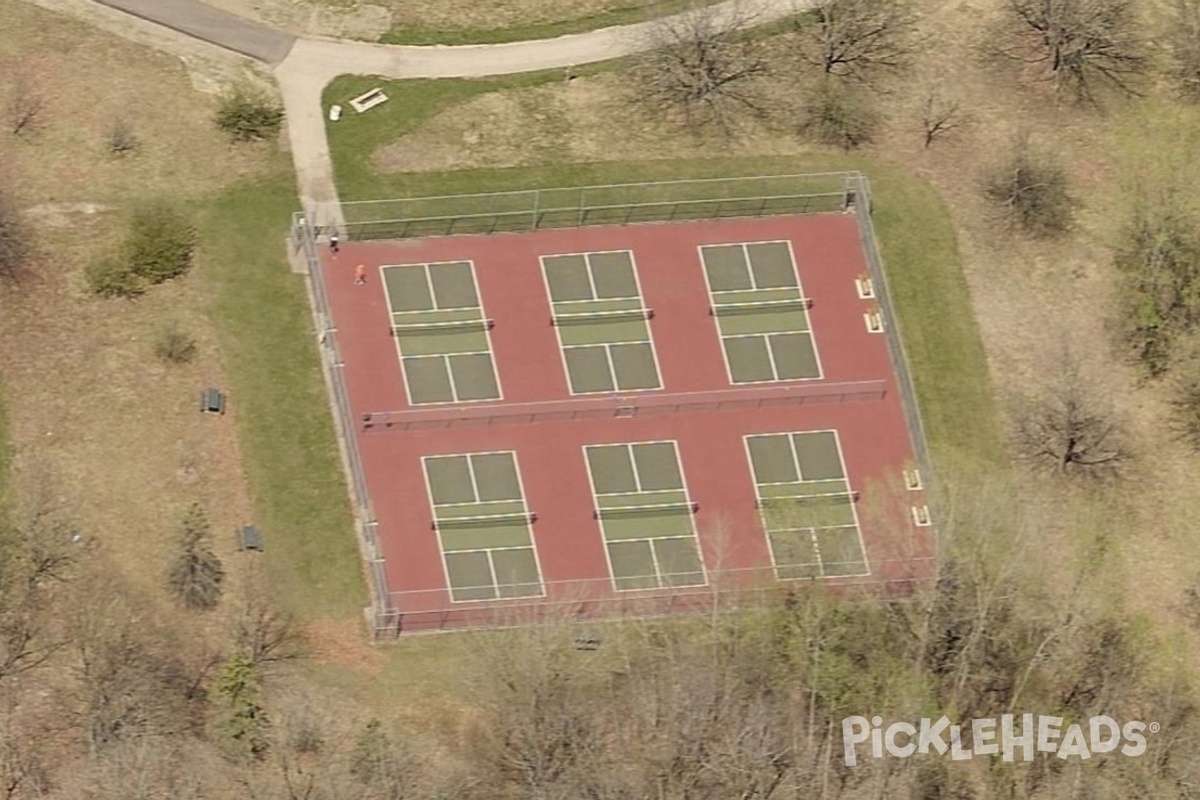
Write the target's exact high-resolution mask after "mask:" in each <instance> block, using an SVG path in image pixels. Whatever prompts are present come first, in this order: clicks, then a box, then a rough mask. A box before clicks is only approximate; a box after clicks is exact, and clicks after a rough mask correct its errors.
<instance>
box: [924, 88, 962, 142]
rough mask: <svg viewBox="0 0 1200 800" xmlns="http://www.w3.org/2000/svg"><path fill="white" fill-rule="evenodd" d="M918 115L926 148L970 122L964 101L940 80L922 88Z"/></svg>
mask: <svg viewBox="0 0 1200 800" xmlns="http://www.w3.org/2000/svg"><path fill="white" fill-rule="evenodd" d="M918 103H919V104H918V114H919V116H920V121H921V133H922V135H923V136H924V142H925V147H926V148H927V149H928V148H929V147H930V146H932V145H933V142H934V140H935V139H940V138H942V137H943V136H945V135H947V134H949V133H951V132H953V131H956V130H958V129H959V128H961V127H963V126H964V125H966V124H967V123H968V122H970V118H969V117H968V115H967V114H966V113H965V112H964V111H963V108H962V101H961V100H960V99H959V97H958V96H957V95H955V94H954V93H952V92H951V91H950V90H948V89H947V88H946V85H945V83H944V82H943V81H942V80H940V79H934V80H931V81H928V82H927V83H925V84H924V85H923V86H922V87H921V94H920V99H919V101H918Z"/></svg>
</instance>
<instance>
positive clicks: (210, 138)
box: [0, 3, 262, 596]
mask: <svg viewBox="0 0 1200 800" xmlns="http://www.w3.org/2000/svg"><path fill="white" fill-rule="evenodd" d="M4 17H5V24H4V25H3V26H0V62H3V63H12V62H15V61H17V60H21V61H25V62H26V63H30V62H32V63H36V64H38V65H39V80H40V81H41V82H42V86H43V88H44V90H45V91H46V92H48V93H49V96H50V97H51V98H52V100H53V105H52V107H51V108H49V109H48V110H47V112H46V114H45V117H44V119H43V121H42V125H41V126H40V127H39V129H38V130H37V131H35V132H34V133H33V134H31V135H29V136H27V137H25V136H23V137H21V138H20V139H14V138H13V137H9V139H8V140H7V141H3V142H0V146H2V147H3V149H4V152H5V153H6V170H7V173H8V174H9V175H11V176H12V179H13V183H14V186H15V187H16V188H17V190H18V193H19V196H20V198H21V200H22V201H23V202H24V204H25V205H26V206H27V207H28V211H27V218H28V220H29V222H30V224H31V226H32V227H33V229H34V230H35V245H36V249H37V252H38V255H37V257H36V259H35V260H34V262H33V263H31V264H30V265H29V268H28V269H27V270H26V273H27V274H26V275H25V277H24V278H23V280H22V281H21V283H20V284H19V285H17V286H15V287H11V288H8V289H6V290H5V291H4V293H3V295H0V305H2V306H3V308H4V313H3V314H2V315H0V372H2V373H3V374H4V378H5V389H6V402H7V406H8V410H9V414H10V423H11V436H12V440H13V445H14V446H15V448H16V451H17V457H16V459H15V464H16V469H17V478H18V482H20V481H21V480H25V481H37V482H39V483H40V482H48V483H49V484H50V486H51V488H52V489H53V491H54V492H55V494H56V495H57V496H58V497H59V498H60V499H61V502H62V503H63V504H64V505H66V506H67V507H68V508H70V509H71V511H72V513H73V515H74V516H75V518H76V519H77V521H78V525H79V527H80V528H81V530H82V531H83V532H84V534H85V536H87V537H88V538H89V539H92V540H94V541H96V542H98V543H99V544H100V546H101V547H103V549H104V550H105V552H106V553H107V555H108V557H109V558H110V559H111V560H112V561H113V562H114V563H116V564H118V565H119V566H120V568H121V570H122V571H123V572H125V573H126V575H127V577H128V578H129V579H130V580H131V581H132V582H134V583H135V584H137V585H138V586H139V588H144V589H146V590H148V591H152V592H158V593H162V594H163V596H165V592H163V585H164V575H165V569H166V564H167V560H168V557H169V546H170V543H171V541H172V538H171V537H172V534H173V532H174V531H175V530H176V528H177V527H178V523H179V520H180V517H181V514H182V512H183V510H184V509H185V508H186V506H187V505H188V504H189V503H190V502H192V501H194V500H200V501H201V502H203V503H204V504H205V506H206V508H207V509H208V510H209V512H210V515H211V517H212V521H213V525H214V532H215V535H216V546H217V550H218V553H219V555H220V556H221V557H222V559H223V560H225V561H226V563H227V564H231V563H232V562H233V561H234V559H235V558H236V557H237V554H235V553H234V552H233V544H234V539H233V526H234V525H235V524H236V523H241V522H247V521H249V515H250V511H249V502H248V498H247V491H246V487H245V485H244V481H243V479H242V470H241V463H240V457H239V453H238V446H237V441H236V438H235V435H234V428H233V417H234V416H235V415H236V414H237V401H236V398H234V399H233V400H232V402H231V405H230V416H227V417H225V418H214V417H207V418H206V417H202V415H201V414H200V413H199V392H200V389H201V388H202V387H203V386H206V385H209V384H213V385H219V384H220V383H221V380H222V375H221V366H220V359H219V354H218V353H217V350H216V343H215V336H214V332H213V330H212V328H211V325H210V323H209V321H208V319H207V317H206V316H205V313H204V309H205V303H206V297H205V294H204V290H203V283H202V281H200V280H197V279H195V278H194V277H193V278H185V279H183V280H180V281H176V282H173V283H170V284H167V285H164V286H162V287H159V288H157V289H156V290H155V291H153V292H151V293H150V294H149V295H147V296H146V297H145V298H143V299H142V300H139V301H137V302H124V301H105V300H99V299H97V298H94V297H91V296H89V295H88V294H87V292H86V290H85V287H84V284H83V280H82V274H81V273H82V269H83V267H84V266H85V265H86V264H87V263H88V262H89V261H90V260H91V259H93V258H94V257H95V256H96V255H97V253H99V252H101V251H102V250H103V248H105V247H107V246H109V245H110V244H111V242H112V240H113V239H114V237H115V236H117V235H119V230H120V225H119V221H118V220H119V213H120V209H121V208H123V207H125V206H127V205H128V204H129V203H131V202H133V201H136V200H138V199H141V198H144V197H147V196H154V195H163V196H170V197H173V198H195V197H198V196H200V195H202V194H203V193H206V192H209V191H212V190H215V189H216V188H218V187H220V186H222V185H225V184H226V183H228V182H229V181H231V180H233V179H236V178H237V177H239V176H243V175H248V174H251V173H253V172H254V171H255V170H256V169H257V168H258V165H259V164H260V163H261V160H262V153H261V151H254V150H253V149H242V150H238V149H234V148H231V147H230V146H229V145H228V144H227V143H226V142H225V140H224V139H223V138H222V137H221V136H220V134H219V133H218V132H216V131H215V129H214V128H213V125H212V121H211V115H212V110H213V106H214V103H213V100H212V99H211V98H209V97H207V96H205V95H202V94H199V93H197V92H195V91H194V90H193V89H192V85H191V82H190V80H189V77H188V75H187V73H186V71H185V69H184V68H183V66H182V64H181V63H180V62H179V61H178V60H176V59H173V58H171V57H168V56H166V55H163V54H161V53H157V52H154V51H152V50H148V49H145V48H142V47H138V46H132V45H129V44H126V43H124V42H122V41H121V40H118V39H114V38H111V37H108V36H105V35H101V34H97V33H95V32H93V31H92V30H90V29H89V28H87V27H86V26H83V25H81V24H78V23H75V22H73V21H71V20H67V19H64V18H60V17H58V16H56V15H53V14H49V13H47V12H44V11H41V10H38V9H35V8H32V7H29V6H27V5H24V4H19V3H18V4H6V6H5V11H4ZM101 64H102V65H103V69H99V68H98V65H101ZM4 90H5V87H4V85H3V82H2V81H0V93H2V92H3V91H4ZM148 92H153V94H154V98H155V99H154V102H147V93H148ZM118 115H120V116H123V117H124V118H125V119H126V120H128V121H130V122H131V123H132V124H133V126H134V128H135V130H136V131H137V133H138V135H139V137H140V138H141V140H142V142H143V144H142V147H141V148H140V149H139V150H138V151H137V152H136V153H134V154H132V155H127V156H124V157H120V158H118V157H114V156H112V155H111V154H109V153H108V152H107V150H106V147H105V138H104V137H105V132H106V130H107V129H108V126H109V125H110V124H111V122H112V120H113V119H114V118H116V117H117V116H118ZM89 211H90V212H92V213H88V212H89ZM167 320H178V321H179V322H180V323H181V325H182V326H183V327H184V328H185V329H186V330H187V331H188V332H189V333H191V334H192V335H193V336H195V338H196V340H197V342H198V345H199V355H198V357H197V359H196V360H195V361H194V362H193V363H191V364H188V365H184V366H168V365H165V364H163V363H161V362H160V361H158V360H157V359H156V358H155V356H154V352H153V349H154V348H153V344H154V339H155V336H156V334H157V333H158V331H159V330H160V328H161V327H162V325H163V324H164V322H166V321H167Z"/></svg>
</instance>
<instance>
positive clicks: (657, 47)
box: [634, 6, 767, 133]
mask: <svg viewBox="0 0 1200 800" xmlns="http://www.w3.org/2000/svg"><path fill="white" fill-rule="evenodd" d="M752 22H753V19H752V17H750V16H749V15H748V14H746V13H744V12H742V11H740V10H738V9H736V8H734V9H730V8H728V7H725V8H717V7H708V6H706V7H693V8H692V9H691V10H689V11H686V12H684V13H682V14H679V15H675V16H670V17H665V18H663V19H661V20H658V21H656V22H654V23H652V25H651V28H650V33H649V40H648V41H647V42H646V45H647V46H646V52H645V55H643V56H642V57H641V58H640V61H639V62H638V64H637V66H636V68H635V71H634V74H635V78H636V82H635V83H636V89H635V90H636V92H637V96H638V98H639V100H640V101H641V102H642V103H643V104H644V105H646V106H647V107H649V108H651V109H653V110H655V111H658V112H666V113H668V114H676V115H679V116H680V117H682V120H683V122H684V124H685V125H686V126H687V127H689V128H691V129H692V130H695V131H699V130H702V129H705V128H708V127H710V126H714V127H716V128H717V129H719V130H720V131H722V132H723V133H729V132H730V131H731V130H732V129H733V128H734V127H735V125H736V124H737V121H738V117H739V116H740V115H742V114H748V115H752V116H761V115H762V113H763V107H762V103H761V100H760V99H759V97H758V93H757V91H756V86H755V84H756V81H755V79H756V78H758V77H759V76H761V75H763V74H765V73H766V71H767V62H766V60H765V58H764V57H763V55H762V47H761V43H759V42H758V41H756V40H754V39H751V38H748V37H746V36H745V35H744V34H743V33H742V32H741V29H742V28H745V27H747V26H748V25H750V24H751V23H752Z"/></svg>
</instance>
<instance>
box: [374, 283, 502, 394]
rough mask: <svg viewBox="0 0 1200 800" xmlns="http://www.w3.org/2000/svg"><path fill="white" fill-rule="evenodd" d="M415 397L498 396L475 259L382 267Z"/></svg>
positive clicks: (394, 328) (394, 331) (399, 347)
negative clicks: (478, 287) (477, 286)
mask: <svg viewBox="0 0 1200 800" xmlns="http://www.w3.org/2000/svg"><path fill="white" fill-rule="evenodd" d="M381 274H382V277H383V286H384V291H385V292H386V294H387V301H388V306H389V308H390V310H391V315H392V335H393V336H394V337H395V339H396V349H397V351H398V352H399V356H400V363H401V366H402V368H403V371H404V382H405V386H406V388H407V390H408V399H409V402H410V403H411V404H413V405H421V404H427V403H463V402H470V401H474V400H498V399H500V397H501V392H500V383H499V380H498V378H497V377H496V365H495V361H494V359H493V358H492V347H491V339H490V337H489V335H488V331H489V330H490V329H491V321H490V320H488V319H487V318H486V317H485V316H484V313H483V308H482V306H481V305H480V302H479V292H478V289H477V288H476V283H475V270H474V267H473V265H472V264H471V262H469V261H454V262H448V263H440V264H406V265H403V266H386V267H382V268H381Z"/></svg>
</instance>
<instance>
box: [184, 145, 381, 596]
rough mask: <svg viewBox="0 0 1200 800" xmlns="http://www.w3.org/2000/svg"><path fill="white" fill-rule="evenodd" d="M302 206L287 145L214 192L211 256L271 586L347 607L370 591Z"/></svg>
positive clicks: (214, 295) (215, 304) (217, 316)
mask: <svg viewBox="0 0 1200 800" xmlns="http://www.w3.org/2000/svg"><path fill="white" fill-rule="evenodd" d="M295 207H296V200H295V185H294V182H293V180H292V177H291V175H290V171H289V169H288V165H287V164H286V163H285V162H284V160H283V158H281V157H280V158H278V159H277V163H276V168H275V169H274V170H273V171H272V175H271V176H270V177H268V178H265V179H261V180H255V181H249V182H245V183H242V184H240V185H238V186H236V187H234V188H232V189H230V190H228V191H226V192H223V193H221V194H219V195H217V196H215V197H213V198H211V199H210V200H209V201H208V202H207V203H206V204H205V208H204V210H203V220H204V223H203V224H204V231H205V234H206V236H205V242H206V246H205V249H204V252H203V255H202V266H203V268H204V269H205V272H206V275H207V279H208V282H209V285H210V287H211V288H210V303H211V313H212V318H213V320H214V322H215V324H216V327H217V331H218V338H219V342H220V346H221V352H222V355H223V366H224V368H225V370H226V372H227V374H228V376H229V381H230V389H231V392H232V397H234V398H236V400H235V402H237V403H238V406H239V411H240V413H239V414H238V417H237V422H238V434H239V440H240V442H241V445H242V452H243V460H244V464H245V469H246V473H247V478H248V479H249V483H250V486H251V501H252V503H253V505H254V508H255V512H256V516H257V518H258V519H259V520H260V521H261V522H262V524H263V525H264V527H265V528H266V529H267V530H269V531H270V532H271V534H272V537H273V539H272V541H270V542H269V543H268V544H269V547H268V549H269V550H270V555H269V557H268V558H267V559H266V563H267V572H268V575H269V577H270V579H271V584H272V588H273V590H274V592H275V595H276V596H277V598H278V599H279V600H280V602H281V603H282V604H283V605H284V606H286V607H287V608H288V609H290V610H293V611H295V612H296V613H298V614H300V615H301V616H302V617H304V618H306V619H316V618H320V617H336V618H339V619H345V618H350V617H353V616H354V615H355V614H356V613H357V612H358V611H359V610H360V609H362V608H363V607H364V606H365V605H366V603H367V595H366V589H365V586H364V584H363V582H362V579H361V573H360V570H359V560H358V550H357V548H356V545H355V540H354V533H353V527H352V523H351V515H350V507H349V500H348V499H347V494H346V486H345V483H344V481H343V476H342V471H341V467H340V462H339V457H338V451H337V446H336V439H335V437H334V431H333V422H332V418H331V417H330V412H329V404H328V398H327V395H326V392H325V384H324V379H323V377H322V374H321V368H320V362H319V359H318V354H317V348H316V339H315V338H314V336H313V334H312V318H311V316H310V313H309V306H308V297H307V295H306V293H305V289H304V283H303V281H302V280H301V279H300V277H299V276H297V275H294V274H292V273H291V272H290V271H289V269H288V266H287V262H286V260H285V258H284V254H285V252H286V251H285V246H284V236H285V233H286V231H287V226H288V220H289V217H290V215H291V213H292V212H293V211H294V210H295Z"/></svg>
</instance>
